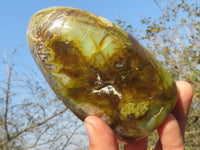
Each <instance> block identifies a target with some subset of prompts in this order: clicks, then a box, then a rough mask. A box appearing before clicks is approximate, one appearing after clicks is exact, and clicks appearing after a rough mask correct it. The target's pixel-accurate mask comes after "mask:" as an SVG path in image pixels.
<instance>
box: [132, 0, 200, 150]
mask: <svg viewBox="0 0 200 150" xmlns="http://www.w3.org/2000/svg"><path fill="white" fill-rule="evenodd" d="M154 2H155V4H156V5H157V7H158V8H159V9H160V11H161V13H162V15H161V16H160V17H158V18H156V19H154V18H151V17H149V18H142V19H141V24H142V25H143V26H144V28H145V30H143V31H141V30H140V31H139V30H135V35H137V38H138V39H139V40H140V41H142V42H143V43H144V44H145V46H146V47H147V49H149V50H150V51H151V52H152V53H153V55H154V56H155V57H157V59H158V60H159V61H160V62H161V63H162V64H163V65H164V66H165V67H166V68H167V70H168V71H169V72H170V74H171V76H172V77H173V78H174V79H175V80H186V81H188V82H190V83H191V84H192V85H193V88H194V99H193V103H192V107H191V111H190V115H189V119H188V124H187V131H186V134H185V145H186V148H187V149H198V148H199V147H200V144H199V143H200V140H199V137H200V119H199V117H200V115H199V114H200V109H199V108H200V41H199V39H200V2H199V1H197V0H190V1H189V0H188V1H185V0H182V1H180V0H168V1H164V0H159V1H158V0H154ZM191 136H192V139H191ZM152 139H153V138H152Z"/></svg>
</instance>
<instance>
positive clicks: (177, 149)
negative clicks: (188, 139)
mask: <svg viewBox="0 0 200 150" xmlns="http://www.w3.org/2000/svg"><path fill="white" fill-rule="evenodd" d="M158 135H159V138H160V141H159V142H158V143H157V145H156V148H155V149H156V150H184V143H183V138H182V134H181V130H180V127H179V124H178V122H177V120H176V118H175V117H174V116H173V115H172V114H169V115H168V117H167V118H166V120H165V121H164V123H163V124H162V125H161V126H160V127H159V128H158Z"/></svg>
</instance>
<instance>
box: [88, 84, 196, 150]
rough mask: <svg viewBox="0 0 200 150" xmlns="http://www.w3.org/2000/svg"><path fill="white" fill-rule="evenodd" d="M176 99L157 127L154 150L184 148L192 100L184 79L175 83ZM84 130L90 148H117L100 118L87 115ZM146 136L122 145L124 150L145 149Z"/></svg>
mask: <svg viewBox="0 0 200 150" xmlns="http://www.w3.org/2000/svg"><path fill="white" fill-rule="evenodd" d="M176 85H177V89H178V101H177V103H176V106H175V108H174V110H173V111H172V113H170V114H169V115H168V117H167V118H166V120H165V121H164V122H163V123H162V124H161V125H160V127H158V129H157V131H158V135H159V140H158V142H157V144H156V146H155V149H156V150H169V149H170V150H184V143H183V138H184V132H185V126H186V121H187V116H188V112H189V108H190V104H191V102H192V96H193V90H192V86H191V85H190V84H189V83H187V82H185V81H178V82H177V83H176ZM85 126H86V130H87V132H88V135H89V142H90V150H118V143H117V140H116V138H115V134H114V132H113V131H112V129H111V128H110V127H109V126H108V125H107V124H106V123H105V122H104V121H102V120H101V119H99V118H98V117H95V116H89V117H87V118H86V119H85ZM147 144H148V137H146V138H144V139H141V140H138V141H136V142H133V143H128V144H126V145H125V146H124V149H125V150H145V149H147Z"/></svg>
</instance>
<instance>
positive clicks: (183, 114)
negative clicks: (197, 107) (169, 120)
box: [172, 81, 193, 136]
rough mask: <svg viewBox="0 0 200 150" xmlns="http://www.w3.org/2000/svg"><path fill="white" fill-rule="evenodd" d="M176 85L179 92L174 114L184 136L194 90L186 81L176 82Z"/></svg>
mask: <svg viewBox="0 0 200 150" xmlns="http://www.w3.org/2000/svg"><path fill="white" fill-rule="evenodd" d="M176 85H177V90H178V100H177V103H176V106H175V108H174V109H173V111H172V113H173V115H174V116H175V117H176V119H177V121H178V123H179V126H180V129H181V133H182V135H183V136H184V132H185V126H186V122H187V116H188V112H189V108H190V105H191V102H192V96H193V89H192V86H191V85H190V84H189V83H188V82H185V81H178V82H176Z"/></svg>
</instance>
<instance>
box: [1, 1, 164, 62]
mask: <svg viewBox="0 0 200 150" xmlns="http://www.w3.org/2000/svg"><path fill="white" fill-rule="evenodd" d="M52 6H68V7H75V8H79V9H83V10H87V11H89V12H92V13H95V14H97V15H100V16H103V17H105V18H107V19H109V20H110V21H112V22H115V19H116V18H117V17H118V18H120V19H122V20H128V24H131V25H132V26H133V27H136V28H138V27H139V26H140V19H141V15H143V16H145V17H156V16H158V14H159V13H160V11H159V10H158V8H157V6H156V5H155V4H154V3H153V0H118V1H117V0H2V1H1V4H0V34H1V36H0V54H2V53H9V52H10V51H12V50H13V49H15V48H18V49H19V50H20V53H21V58H20V59H24V61H25V62H27V63H28V64H30V65H32V64H33V65H34V63H33V60H32V58H31V54H30V52H29V48H28V44H27V40H26V30H27V26H28V23H29V20H30V18H31V17H32V16H33V14H34V13H36V12H37V11H39V10H41V9H44V8H47V7H52ZM24 56H25V57H24ZM19 57H20V56H19Z"/></svg>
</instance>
